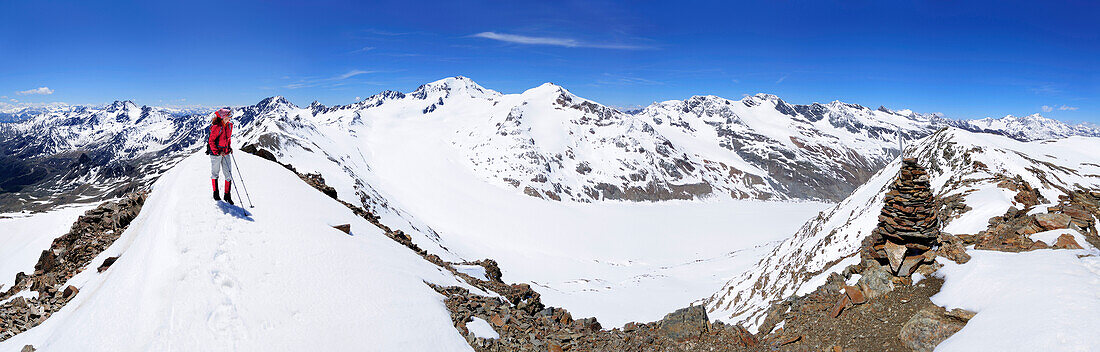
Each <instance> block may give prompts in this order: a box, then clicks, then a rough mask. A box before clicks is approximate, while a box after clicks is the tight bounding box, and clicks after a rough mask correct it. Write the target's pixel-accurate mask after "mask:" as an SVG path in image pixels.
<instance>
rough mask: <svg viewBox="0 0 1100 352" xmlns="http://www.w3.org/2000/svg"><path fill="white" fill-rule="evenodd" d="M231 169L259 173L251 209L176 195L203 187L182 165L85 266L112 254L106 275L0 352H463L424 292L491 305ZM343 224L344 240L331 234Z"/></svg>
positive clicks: (306, 202)
mask: <svg viewBox="0 0 1100 352" xmlns="http://www.w3.org/2000/svg"><path fill="white" fill-rule="evenodd" d="M237 160H238V161H240V162H241V163H242V165H241V167H242V168H244V169H247V170H251V171H252V172H253V174H257V175H259V174H263V175H267V177H264V178H255V179H254V180H250V181H251V182H253V183H252V184H250V186H252V187H251V188H250V190H251V191H252V198H253V200H255V201H256V202H257V203H259V204H263V205H264V206H262V207H257V208H255V209H250V210H245V209H243V208H240V207H235V206H230V205H228V204H225V203H216V202H214V201H213V200H211V199H209V194H207V193H205V192H181V190H187V189H197V188H202V187H203V186H207V185H208V181H207V180H206V175H207V173H208V172H209V169H208V167H209V164H208V163H207V160H206V156H205V155H202V154H201V153H200V154H196V155H193V156H190V157H188V158H186V159H185V160H183V161H182V162H181V163H179V164H178V165H177V166H176V167H175V168H173V169H172V170H171V171H169V172H168V173H166V174H165V175H164V177H162V178H160V179H159V180H158V181H157V182H156V183H155V185H154V186H153V188H152V192H151V195H150V197H149V199H148V200H147V201H146V203H145V206H144V207H143V209H142V211H141V214H140V215H139V216H138V218H137V219H135V220H134V222H133V223H131V224H130V226H129V227H128V228H127V229H126V231H125V232H124V233H123V234H122V237H120V238H119V239H118V241H116V242H115V243H114V244H113V245H112V246H111V247H109V248H108V249H107V250H106V251H104V252H103V253H101V254H100V255H99V256H98V257H97V258H96V259H95V260H93V261H92V263H93V265H97V264H94V263H100V262H102V261H103V259H104V258H107V257H109V256H120V259H119V260H118V261H117V262H116V263H115V264H114V265H113V266H111V268H110V270H108V271H105V272H103V273H97V272H96V270H92V269H88V270H85V271H83V272H81V273H80V274H78V275H76V276H74V277H73V278H72V279H70V280H69V281H68V283H67V284H71V285H74V286H76V287H78V288H79V289H80V293H79V294H78V295H77V296H76V297H75V298H74V301H72V302H70V303H69V304H67V305H65V306H64V308H62V309H61V310H60V311H58V312H57V313H55V314H54V315H52V316H50V318H49V319H47V320H46V321H45V322H44V323H42V324H41V325H38V326H36V327H34V328H32V329H31V330H28V331H26V332H24V333H21V334H19V335H16V336H14V337H13V338H11V339H9V340H6V341H4V342H2V343H0V351H4V352H6V351H19V350H21V349H22V348H23V346H24V345H27V344H33V345H34V346H35V347H36V348H37V349H39V350H46V351H52V350H58V351H73V350H87V349H88V348H92V349H94V350H103V351H107V350H110V351H148V350H158V351H167V350H173V351H176V350H188V351H190V350H194V351H199V350H202V351H270V350H282V349H285V350H355V349H360V348H363V346H371V348H378V349H380V350H422V351H427V350H431V351H469V350H471V349H470V346H469V345H468V344H467V343H466V341H465V340H464V339H463V338H462V336H461V335H459V333H458V331H456V330H455V328H454V326H453V325H452V322H451V319H450V314H449V313H448V311H447V309H446V307H445V306H444V305H443V302H442V301H443V297H442V296H440V295H439V294H438V293H436V291H435V290H433V289H432V288H431V287H429V286H428V285H427V284H426V282H428V283H434V284H438V285H445V286H460V287H464V288H467V289H470V290H472V292H476V293H478V294H482V295H486V296H491V295H492V294H490V293H487V292H484V291H482V290H480V289H478V288H476V287H473V286H470V285H469V284H467V283H465V282H464V281H462V279H459V278H457V277H455V276H453V275H452V274H451V273H449V272H447V271H445V270H442V269H441V268H439V267H438V266H436V265H434V264H432V263H430V262H428V261H426V260H424V259H423V258H421V257H420V256H418V255H417V254H416V253H414V252H412V251H410V250H408V249H407V248H405V247H403V246H401V245H400V244H398V243H396V242H394V241H393V240H391V239H389V238H388V237H386V236H385V235H384V234H382V233H381V230H380V229H378V228H377V227H375V226H373V225H371V224H370V223H368V222H367V221H366V220H363V219H362V218H359V217H358V216H356V215H354V214H353V213H352V212H351V211H350V210H349V209H347V208H346V207H344V206H343V205H341V204H339V203H337V202H335V201H333V200H332V199H329V198H328V197H326V196H325V195H324V194H322V193H320V192H317V191H316V190H314V189H313V188H311V187H309V186H308V185H306V184H305V183H303V182H301V181H300V180H299V179H298V177H297V176H295V175H294V174H293V173H291V172H289V171H287V170H285V169H283V168H282V167H280V166H279V165H276V164H274V163H270V162H268V161H265V160H262V159H260V158H257V157H254V156H251V155H239V156H238V158H237ZM343 223H350V224H351V234H350V235H348V234H345V233H343V232H341V231H339V230H336V229H334V228H332V227H331V226H332V225H334V224H343ZM91 326H94V327H95V328H89V327H91ZM409 327H416V328H415V329H410V328H409ZM291 332H292V333H291ZM364 332H370V333H364ZM425 332H430V333H425ZM118 334H124V336H125V338H119V336H121V335H118Z"/></svg>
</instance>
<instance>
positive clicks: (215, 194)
mask: <svg viewBox="0 0 1100 352" xmlns="http://www.w3.org/2000/svg"><path fill="white" fill-rule="evenodd" d="M214 200H222V197H219V196H218V191H217V190H215V191H214Z"/></svg>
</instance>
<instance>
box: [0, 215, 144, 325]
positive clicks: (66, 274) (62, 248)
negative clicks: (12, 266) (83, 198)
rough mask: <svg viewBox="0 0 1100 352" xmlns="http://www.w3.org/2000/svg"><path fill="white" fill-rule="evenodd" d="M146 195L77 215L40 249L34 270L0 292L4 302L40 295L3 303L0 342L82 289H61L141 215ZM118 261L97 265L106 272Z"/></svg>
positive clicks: (113, 259) (112, 259) (35, 323)
mask: <svg viewBox="0 0 1100 352" xmlns="http://www.w3.org/2000/svg"><path fill="white" fill-rule="evenodd" d="M146 197H147V194H145V193H132V194H129V195H127V196H126V197H124V198H123V199H121V200H119V201H117V202H109V203H104V204H101V205H100V206H99V207H96V208H95V209H92V210H89V211H87V212H86V213H84V215H81V216H80V217H79V218H77V220H76V223H74V224H73V226H72V229H70V230H69V232H68V233H66V234H64V235H62V236H61V237H58V238H56V239H54V241H53V243H52V244H51V245H50V248H49V249H47V250H43V251H42V255H41V256H40V257H39V259H38V263H36V264H35V265H34V272H32V273H31V274H29V275H28V274H25V273H22V272H21V273H18V274H16V276H15V284H14V285H13V286H12V287H11V288H8V290H7V291H4V292H3V293H2V294H0V301H3V300H5V299H7V298H9V297H12V296H13V295H16V294H19V293H21V292H24V291H35V292H38V294H37V297H34V296H29V297H24V296H19V297H15V298H13V299H11V300H9V301H7V302H6V303H4V304H2V305H0V341H4V340H7V339H8V338H11V337H12V336H15V335H16V334H18V333H21V332H23V331H26V330H29V329H30V328H33V327H35V326H37V325H38V324H41V323H42V322H43V321H45V320H46V319H47V318H49V317H50V315H52V314H53V313H54V312H57V311H58V310H60V309H61V307H64V306H65V304H67V303H68V302H69V300H71V299H72V298H73V297H74V296H76V295H77V294H78V293H79V290H77V288H76V287H73V286H71V285H70V286H67V287H62V286H63V285H64V284H65V282H67V281H68V280H69V279H70V278H72V277H73V275H76V274H77V273H80V272H81V271H84V270H86V269H87V268H88V267H89V265H91V264H93V263H92V260H94V259H95V258H96V256H98V255H99V254H100V253H102V252H103V251H104V250H106V249H107V247H110V246H111V244H112V243H114V242H115V240H117V239H118V237H119V236H121V235H122V232H123V231H125V230H126V228H127V226H129V225H130V222H131V221H133V220H134V218H136V217H137V215H138V213H139V212H140V211H141V206H142V205H143V204H144V203H145V199H146ZM116 259H118V258H117V257H112V258H107V259H106V260H105V261H104V262H103V263H101V264H100V266H99V267H98V268H97V270H98V271H99V272H103V271H104V270H107V268H109V267H110V266H111V264H113V263H114V262H115V260H116Z"/></svg>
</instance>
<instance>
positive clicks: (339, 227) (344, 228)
mask: <svg viewBox="0 0 1100 352" xmlns="http://www.w3.org/2000/svg"><path fill="white" fill-rule="evenodd" d="M332 228H334V229H337V230H340V232H343V233H346V234H349V235H350V234H351V224H341V225H333V226H332Z"/></svg>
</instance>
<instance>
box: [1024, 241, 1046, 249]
mask: <svg viewBox="0 0 1100 352" xmlns="http://www.w3.org/2000/svg"><path fill="white" fill-rule="evenodd" d="M1047 248H1050V245H1048V244H1047V243H1046V242H1043V241H1035V243H1032V244H1031V246H1030V247H1027V250H1029V251H1033V250H1036V249H1047Z"/></svg>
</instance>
